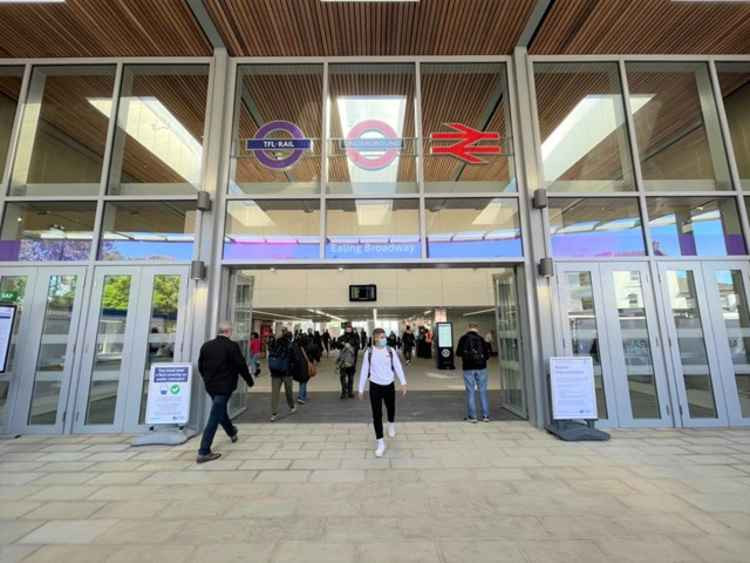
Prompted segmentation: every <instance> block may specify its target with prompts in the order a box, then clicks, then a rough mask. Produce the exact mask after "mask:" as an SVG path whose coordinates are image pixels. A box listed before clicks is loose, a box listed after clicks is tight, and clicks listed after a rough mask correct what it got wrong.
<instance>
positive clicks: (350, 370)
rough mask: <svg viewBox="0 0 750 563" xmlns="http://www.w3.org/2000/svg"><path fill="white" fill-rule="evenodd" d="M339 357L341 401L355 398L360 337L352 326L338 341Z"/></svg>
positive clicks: (346, 329) (337, 365) (337, 361)
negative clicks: (355, 374)
mask: <svg viewBox="0 0 750 563" xmlns="http://www.w3.org/2000/svg"><path fill="white" fill-rule="evenodd" d="M338 345H339V356H338V358H336V367H337V368H338V371H339V381H340V382H341V396H340V397H339V398H340V399H346V398H347V397H349V398H350V399H353V398H354V371H355V369H356V366H357V352H358V351H359V346H360V344H359V336H358V335H357V332H356V331H355V330H354V328H352V326H351V325H347V326H346V328H345V329H344V334H342V335H341V336H340V337H339V339H338Z"/></svg>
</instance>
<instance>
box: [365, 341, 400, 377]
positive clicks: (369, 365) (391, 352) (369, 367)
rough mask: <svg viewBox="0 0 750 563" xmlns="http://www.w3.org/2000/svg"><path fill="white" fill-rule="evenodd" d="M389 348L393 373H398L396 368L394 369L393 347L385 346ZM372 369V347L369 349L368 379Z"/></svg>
mask: <svg viewBox="0 0 750 563" xmlns="http://www.w3.org/2000/svg"><path fill="white" fill-rule="evenodd" d="M385 349H386V350H388V357H390V358H391V373H393V374H394V375H395V374H396V370H395V369H393V348H391V347H390V346H386V347H385ZM371 371H372V347H370V348H368V349H367V379H370V373H371Z"/></svg>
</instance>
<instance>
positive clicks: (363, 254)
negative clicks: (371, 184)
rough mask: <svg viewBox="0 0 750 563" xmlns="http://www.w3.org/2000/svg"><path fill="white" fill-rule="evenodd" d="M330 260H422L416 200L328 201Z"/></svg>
mask: <svg viewBox="0 0 750 563" xmlns="http://www.w3.org/2000/svg"><path fill="white" fill-rule="evenodd" d="M325 255H326V258H348V259H353V260H357V259H372V258H375V259H377V258H387V259H390V260H398V259H409V258H410V259H415V258H419V257H420V256H421V245H420V243H419V202H418V201H417V200H416V199H407V200H404V199H396V200H393V199H355V200H352V199H346V200H328V203H327V204H326V249H325Z"/></svg>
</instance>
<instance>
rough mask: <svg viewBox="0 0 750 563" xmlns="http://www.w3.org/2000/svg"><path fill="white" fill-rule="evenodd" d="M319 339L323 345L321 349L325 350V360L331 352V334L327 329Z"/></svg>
mask: <svg viewBox="0 0 750 563" xmlns="http://www.w3.org/2000/svg"><path fill="white" fill-rule="evenodd" d="M320 339H321V341H322V343H323V348H325V351H326V358H327V357H328V356H329V353H330V351H331V333H330V332H328V329H325V331H324V332H323V334H321V335H320Z"/></svg>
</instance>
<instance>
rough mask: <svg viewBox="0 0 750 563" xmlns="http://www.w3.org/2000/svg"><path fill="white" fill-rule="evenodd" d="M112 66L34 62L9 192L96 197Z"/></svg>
mask: <svg viewBox="0 0 750 563" xmlns="http://www.w3.org/2000/svg"><path fill="white" fill-rule="evenodd" d="M114 78H115V67H114V65H112V66H93V65H87V66H78V67H76V66H37V67H34V71H33V73H32V76H31V82H30V83H29V93H28V99H27V106H26V109H25V111H24V113H23V119H22V120H21V132H20V137H19V142H18V151H17V153H16V157H15V160H14V163H13V177H12V185H11V193H12V194H13V195H46V196H62V195H66V196H68V195H69V196H78V195H96V194H98V193H99V186H100V182H101V175H102V162H103V155H104V145H105V142H106V137H107V128H108V124H109V116H108V115H106V114H104V113H102V112H101V111H100V109H98V108H97V104H100V103H108V104H111V103H112V90H113V88H114Z"/></svg>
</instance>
